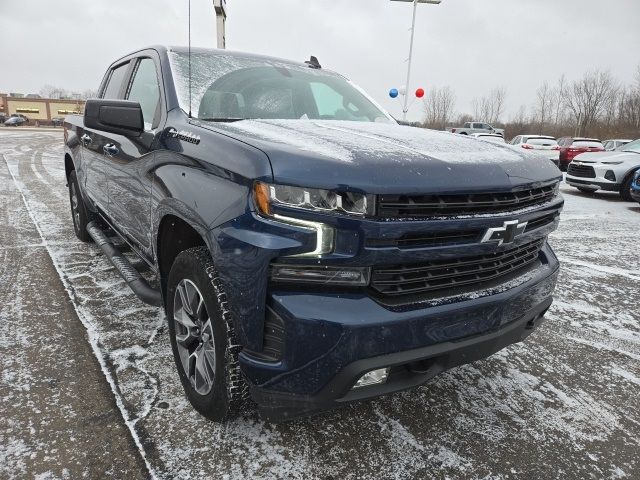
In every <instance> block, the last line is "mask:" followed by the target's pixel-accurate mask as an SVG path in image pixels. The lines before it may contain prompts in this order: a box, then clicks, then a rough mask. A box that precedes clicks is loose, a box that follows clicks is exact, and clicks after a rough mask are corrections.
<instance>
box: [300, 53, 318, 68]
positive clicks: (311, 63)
mask: <svg viewBox="0 0 640 480" xmlns="http://www.w3.org/2000/svg"><path fill="white" fill-rule="evenodd" d="M304 63H306V64H307V65H309V67H310V68H322V65H320V62H319V61H318V59H317V58H316V57H314V56H313V55H311V58H310V59H309V60H307V61H306V62H304Z"/></svg>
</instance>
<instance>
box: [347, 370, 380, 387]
mask: <svg viewBox="0 0 640 480" xmlns="http://www.w3.org/2000/svg"><path fill="white" fill-rule="evenodd" d="M388 377H389V369H388V368H380V369H378V370H372V371H370V372H367V373H365V374H364V375H363V376H361V377H360V380H358V382H357V383H356V384H355V385H354V387H353V388H362V387H368V386H370V385H378V384H380V383H385V382H386V381H387V378H388Z"/></svg>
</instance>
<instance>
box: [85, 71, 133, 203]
mask: <svg viewBox="0 0 640 480" xmlns="http://www.w3.org/2000/svg"><path fill="white" fill-rule="evenodd" d="M130 63H131V62H129V61H126V62H124V63H121V64H119V65H117V66H115V67H114V68H112V69H111V71H110V72H109V78H108V79H107V83H106V85H105V86H104V88H103V91H102V95H101V97H102V98H105V99H119V98H122V92H123V88H124V84H125V82H126V79H127V78H128V77H129V68H130V67H131V65H130ZM78 133H79V135H80V142H81V143H82V147H83V148H82V164H83V165H84V172H81V173H82V178H80V179H79V181H80V183H81V185H82V186H83V187H84V188H83V191H84V192H86V193H87V194H88V195H89V197H90V199H91V200H92V201H93V203H94V204H95V205H96V206H97V207H98V208H99V209H100V210H101V211H102V212H104V213H107V214H108V212H109V176H108V171H107V164H106V160H105V157H104V154H103V152H104V147H105V145H107V144H108V138H107V135H108V134H106V133H105V132H100V131H97V130H88V129H84V130H83V131H82V132H78Z"/></svg>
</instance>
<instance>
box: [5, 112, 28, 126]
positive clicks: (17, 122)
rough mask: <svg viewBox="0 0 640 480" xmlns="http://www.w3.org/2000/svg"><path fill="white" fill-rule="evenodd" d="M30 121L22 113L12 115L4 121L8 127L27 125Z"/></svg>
mask: <svg viewBox="0 0 640 480" xmlns="http://www.w3.org/2000/svg"><path fill="white" fill-rule="evenodd" d="M28 123H29V120H28V119H27V118H26V117H25V116H22V115H19V116H18V115H15V116H14V115H11V117H9V119H7V120H6V121H5V122H4V124H5V126H7V127H19V126H21V125H27V124H28Z"/></svg>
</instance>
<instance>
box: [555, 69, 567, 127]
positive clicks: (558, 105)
mask: <svg viewBox="0 0 640 480" xmlns="http://www.w3.org/2000/svg"><path fill="white" fill-rule="evenodd" d="M554 94H555V98H554V102H555V115H554V117H555V118H554V120H553V124H554V125H555V126H558V125H559V124H560V121H561V120H562V118H563V117H564V114H565V104H566V95H567V79H566V77H565V76H564V73H563V74H562V75H561V76H560V78H559V79H558V86H557V87H556V88H555V90H554Z"/></svg>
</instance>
